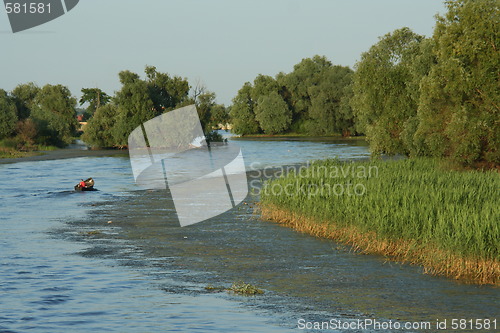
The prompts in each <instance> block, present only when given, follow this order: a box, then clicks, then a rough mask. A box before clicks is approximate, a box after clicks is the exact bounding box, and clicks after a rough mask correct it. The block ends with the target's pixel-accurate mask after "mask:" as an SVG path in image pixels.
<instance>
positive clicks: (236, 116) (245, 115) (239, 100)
mask: <svg viewBox="0 0 500 333" xmlns="http://www.w3.org/2000/svg"><path fill="white" fill-rule="evenodd" d="M252 89H253V87H252V84H251V83H250V82H246V83H245V84H244V85H243V87H241V89H240V90H238V94H237V95H236V97H234V98H233V105H232V106H231V111H230V113H229V115H230V116H231V122H232V125H233V129H232V131H233V132H234V133H236V134H240V135H246V134H255V133H259V131H260V127H259V123H258V122H257V120H256V119H255V112H254V105H255V102H254V100H253V99H252Z"/></svg>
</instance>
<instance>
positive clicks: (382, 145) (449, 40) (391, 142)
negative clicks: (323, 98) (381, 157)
mask: <svg viewBox="0 0 500 333" xmlns="http://www.w3.org/2000/svg"><path fill="white" fill-rule="evenodd" d="M446 5H447V8H448V12H447V13H446V15H445V16H444V17H438V18H437V24H436V27H435V30H434V35H433V36H432V38H428V39H424V38H423V37H422V36H419V35H416V34H414V33H412V32H411V31H410V30H409V29H408V28H403V29H400V30H396V31H394V32H393V33H391V34H388V35H386V36H384V37H383V38H381V39H380V41H379V42H378V43H377V44H376V45H374V46H373V47H372V48H371V49H370V50H369V51H368V52H366V53H364V54H363V55H362V58H361V61H359V62H358V64H357V66H356V73H355V75H354V84H353V88H354V96H353V98H352V99H351V103H350V104H351V105H352V107H353V108H354V113H355V116H356V119H357V124H356V125H357V128H358V130H360V131H362V132H364V133H366V135H367V139H368V140H369V142H370V147H371V149H372V151H373V152H374V153H377V154H378V153H388V154H394V153H403V154H407V155H410V156H437V157H450V158H452V159H454V160H456V161H459V162H462V163H464V164H473V163H477V162H486V163H488V164H490V165H498V164H499V163H500V122H499V119H500V92H499V87H500V82H499V77H500V72H499V68H500V53H499V52H500V51H499V48H500V34H499V33H500V31H499V30H500V28H499V27H500V24H499V12H500V8H499V7H500V3H499V2H498V1H495V0H474V1H472V0H454V1H447V2H446Z"/></svg>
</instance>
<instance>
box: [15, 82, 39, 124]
mask: <svg viewBox="0 0 500 333" xmlns="http://www.w3.org/2000/svg"><path fill="white" fill-rule="evenodd" d="M39 92H40V88H39V87H38V86H37V85H35V84H34V83H33V82H30V83H26V84H20V85H18V86H17V87H16V88H15V89H14V90H13V91H12V97H13V98H14V101H15V103H16V108H17V117H18V118H19V120H22V119H26V118H28V117H29V116H30V114H31V108H32V107H33V101H34V100H35V97H36V95H37V94H38V93H39Z"/></svg>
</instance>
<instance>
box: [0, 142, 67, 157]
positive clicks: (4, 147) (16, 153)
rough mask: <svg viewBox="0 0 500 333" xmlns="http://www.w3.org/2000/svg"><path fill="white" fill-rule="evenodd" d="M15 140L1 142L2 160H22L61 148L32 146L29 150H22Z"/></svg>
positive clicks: (0, 154) (0, 152)
mask: <svg viewBox="0 0 500 333" xmlns="http://www.w3.org/2000/svg"><path fill="white" fill-rule="evenodd" d="M18 147H19V144H18V142H17V141H16V140H15V139H3V140H0V158H21V157H30V156H37V155H42V154H43V152H46V151H53V150H57V149H59V148H57V147H55V146H45V145H36V144H34V145H31V146H30V147H29V148H23V149H22V150H20V149H19V148H18Z"/></svg>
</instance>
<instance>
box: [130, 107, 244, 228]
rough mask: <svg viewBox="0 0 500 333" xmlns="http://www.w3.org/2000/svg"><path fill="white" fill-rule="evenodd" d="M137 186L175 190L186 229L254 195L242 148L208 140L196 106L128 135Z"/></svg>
mask: <svg viewBox="0 0 500 333" xmlns="http://www.w3.org/2000/svg"><path fill="white" fill-rule="evenodd" d="M128 147H129V154H130V163H131V165H132V171H133V174H134V178H135V181H136V183H137V185H139V186H140V187H142V188H144V189H166V190H168V191H170V195H171V196H172V200H173V202H174V205H175V210H176V213H177V217H178V219H179V223H180V225H181V226H183V227H184V226H187V225H192V224H195V223H199V222H202V221H204V220H207V219H209V218H211V217H215V216H217V215H219V214H222V213H224V212H225V211H228V210H230V209H232V208H234V207H235V206H236V205H238V204H239V203H240V202H242V201H243V200H244V199H245V197H246V196H247V194H248V182H247V176H246V169H245V163H244V160H243V155H242V153H241V149H240V148H239V147H238V146H237V145H236V144H234V143H218V142H212V143H210V144H207V141H206V138H205V136H204V134H203V130H202V127H201V124H200V119H199V117H198V112H197V111H196V107H195V106H194V105H191V106H187V107H183V108H180V109H177V110H174V111H170V112H167V113H164V114H162V115H160V116H158V117H156V118H153V119H151V120H149V121H147V122H145V123H144V124H142V125H140V126H138V127H137V128H135V129H134V130H133V131H132V133H131V134H130V136H129V137H128Z"/></svg>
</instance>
